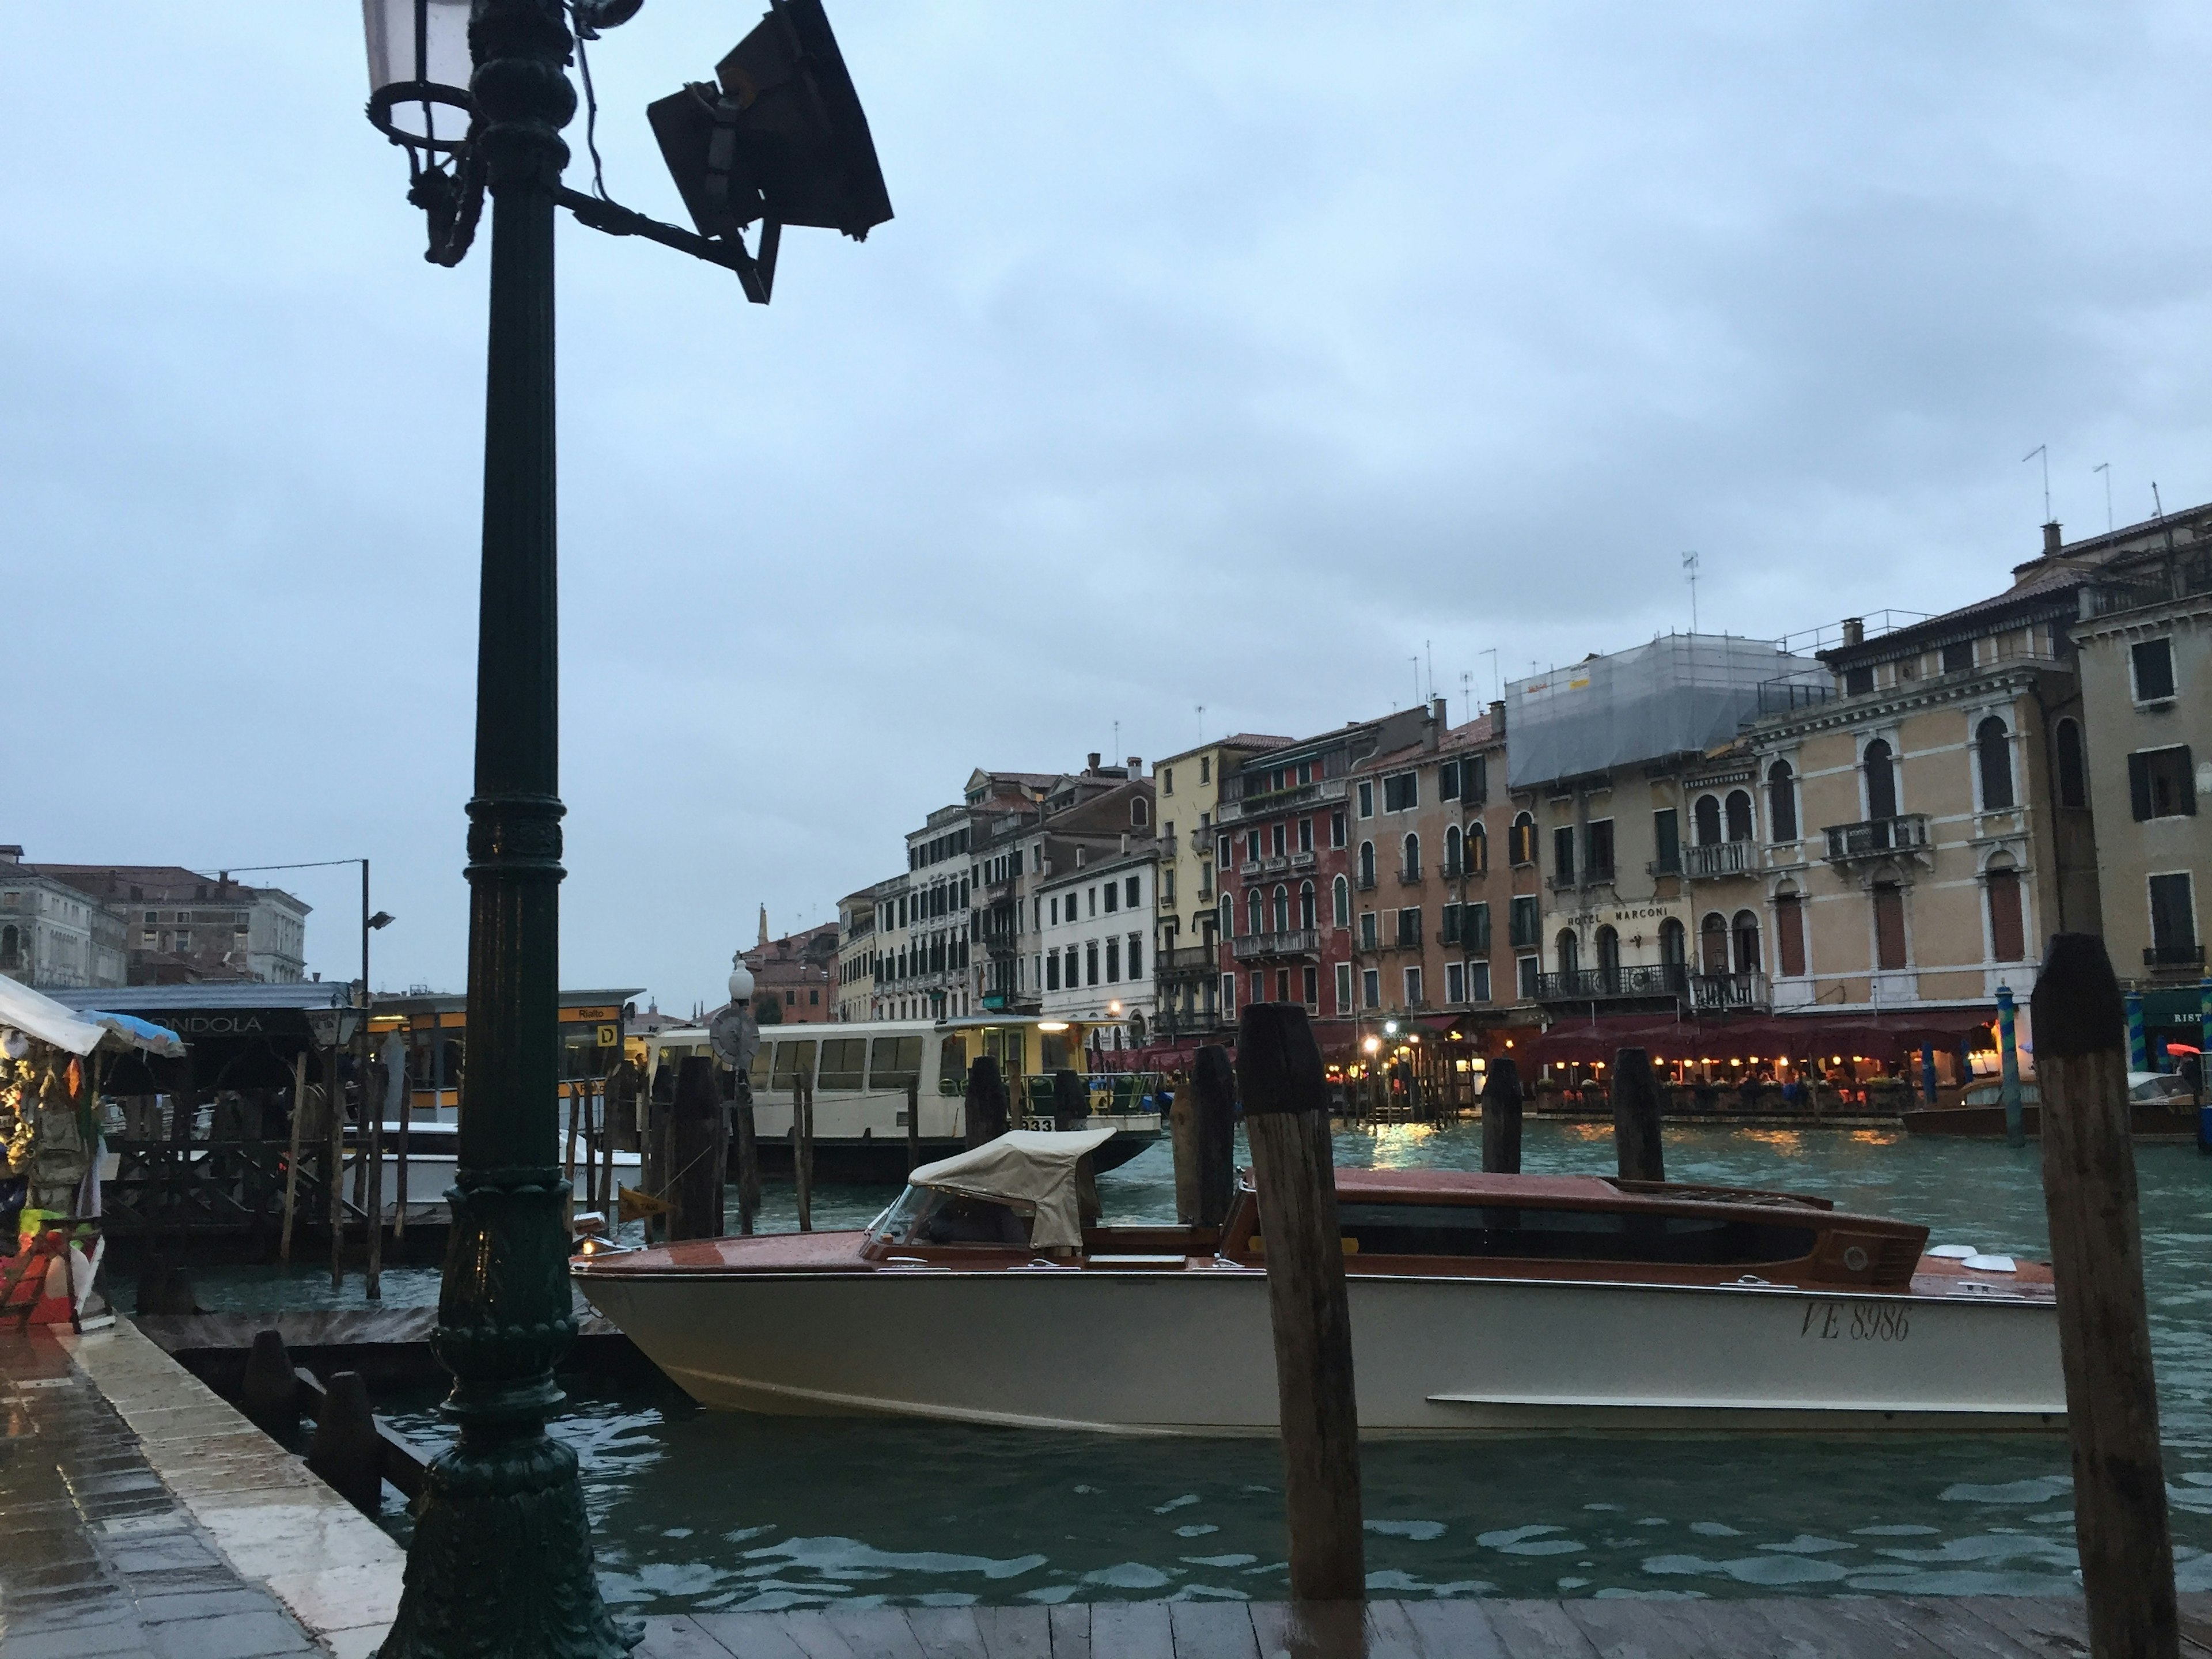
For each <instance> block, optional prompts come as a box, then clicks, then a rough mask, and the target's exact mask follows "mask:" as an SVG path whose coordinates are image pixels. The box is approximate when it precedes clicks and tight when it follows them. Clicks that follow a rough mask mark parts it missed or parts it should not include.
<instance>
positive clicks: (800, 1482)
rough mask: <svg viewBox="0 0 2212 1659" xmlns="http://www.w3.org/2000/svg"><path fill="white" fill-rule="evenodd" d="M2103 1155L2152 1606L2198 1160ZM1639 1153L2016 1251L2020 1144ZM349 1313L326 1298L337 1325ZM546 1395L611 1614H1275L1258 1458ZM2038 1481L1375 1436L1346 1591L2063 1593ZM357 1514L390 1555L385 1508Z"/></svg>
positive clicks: (1811, 1459)
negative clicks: (2157, 1494)
mask: <svg viewBox="0 0 2212 1659" xmlns="http://www.w3.org/2000/svg"><path fill="white" fill-rule="evenodd" d="M1612 1155H1613V1149H1612V1138H1611V1131H1610V1128H1609V1127H1589V1128H1580V1127H1568V1126H1560V1125H1556V1124H1539V1123H1534V1122H1532V1123H1530V1124H1529V1125H1528V1130H1527V1139H1526V1144H1525V1152H1524V1159H1525V1164H1526V1167H1527V1168H1528V1169H1529V1170H1532V1171H1555V1170H1557V1171H1564V1170H1589V1171H1606V1170H1609V1169H1610V1167H1611V1164H1612ZM2136 1158H2137V1164H2138V1168H2139V1170H2140V1173H2141V1179H2142V1225H2143V1233H2144V1238H2145V1245H2146V1255H2147V1259H2148V1278H2149V1295H2150V1314H2151V1322H2152V1340H2153V1342H2154V1346H2155V1349H2156V1355H2157V1361H2158V1366H2159V1376H2160V1390H2161V1395H2160V1404H2161V1414H2162V1422H2163V1425H2164V1431H2165V1437H2166V1475H2167V1480H2168V1483H2169V1496H2170V1498H2171V1500H2172V1512H2173V1528H2174V1534H2175V1539H2176V1543H2177V1549H2176V1557H2177V1561H2178V1569H2179V1576H2180V1580H2181V1583H2182V1586H2183V1588H2184V1589H2212V1554H2208V1553H2207V1552H2208V1551H2212V1283H2208V1281H2212V1273H2209V1272H2208V1267H2212V1254H2208V1248H2207V1247H2208V1246H2212V1159H2205V1158H2200V1157H2199V1155H2198V1154H2197V1152H2196V1151H2195V1150H2194V1149H2193V1148H2191V1147H2187V1146H2142V1147H2139V1148H2138V1149H2137V1152H2136ZM1480 1159H1481V1154H1480V1128H1479V1127H1476V1126H1472V1125H1470V1126H1465V1127H1455V1128H1449V1129H1443V1130H1431V1129H1429V1128H1425V1127H1418V1126H1402V1127H1382V1128H1376V1129H1371V1130H1365V1131H1349V1132H1346V1133H1342V1134H1340V1136H1339V1137H1338V1139H1337V1160H1338V1162H1339V1163H1340V1164H1345V1165H1353V1166H1362V1165H1376V1166H1385V1167H1412V1168H1436V1169H1471V1168H1479V1167H1480ZM1667 1159H1668V1174H1669V1175H1670V1176H1674V1178H1675V1179H1677V1180H1687V1181H1701V1182H1718V1183H1724V1184H1729V1185H1742V1186H1765V1187H1776V1188H1784V1189H1788V1190H1795V1191H1802V1192H1806V1193H1810V1194H1820V1195H1823V1196H1826V1197H1828V1198H1832V1199H1833V1200H1835V1201H1836V1203H1837V1204H1838V1206H1839V1207H1843V1208H1848V1209H1855V1210H1861V1211H1866V1212H1873V1213H1875V1214H1888V1215H1894V1216H1899V1217H1901V1218H1910V1219H1917V1220H1920V1221H1923V1222H1926V1223H1927V1224H1928V1225H1929V1226H1930V1227H1931V1228H1932V1229H1933V1231H1934V1237H1933V1239H1932V1240H1931V1242H1932V1243H1937V1244H1946V1243H1949V1244H1968V1245H1975V1246H1978V1247H1980V1248H1982V1249H1988V1250H1994V1251H2000V1252H2006V1253H2012V1254H2018V1255H2028V1256H2037V1257H2040V1256H2043V1255H2045V1254H2046V1235H2045V1222H2044V1216H2043V1204H2042V1196H2041V1189H2040V1187H2039V1181H2038V1175H2037V1164H2036V1152H2035V1150H2034V1148H2033V1146H2030V1147H2029V1148H2028V1149H2027V1150H2025V1151H2021V1152H2013V1151H2010V1150H2008V1148H2006V1147H2005V1146H2002V1145H1988V1144H1979V1143H1973V1142H1966V1141H1930V1140H1921V1139H1908V1138H1906V1137H1905V1136H1904V1135H1902V1134H1899V1133H1891V1132H1866V1133H1852V1132H1846V1131H1833V1130H1827V1131H1817V1132H1809V1131H1808V1132H1800V1131H1795V1130H1772V1131H1763V1130H1747V1129H1729V1128H1680V1129H1670V1130H1669V1131H1668V1139H1667ZM1099 1187H1100V1190H1101V1195H1102V1197H1103V1200H1104V1203H1105V1205H1106V1208H1107V1212H1108V1215H1109V1218H1127V1219H1142V1218H1158V1219H1168V1218H1171V1216H1172V1212H1173V1184H1172V1170H1171V1167H1170V1161H1169V1157H1168V1153H1167V1151H1166V1149H1165V1148H1164V1146H1163V1147H1156V1148H1154V1149H1152V1151H1150V1152H1146V1154H1145V1155H1144V1156H1143V1157H1141V1158H1138V1159H1136V1160H1135V1161H1134V1162H1133V1163H1131V1164H1128V1165H1127V1166H1126V1167H1124V1168H1123V1169H1121V1170H1116V1171H1113V1172H1111V1173H1109V1174H1108V1175H1106V1176H1102V1177H1101V1178H1100V1181H1099ZM889 1197H890V1190H889V1189H884V1188H829V1189H828V1190H826V1191H825V1192H823V1194H820V1195H819V1196H818V1197H817V1201H816V1206H815V1214H816V1218H817V1225H829V1226H837V1225H854V1226H857V1225H861V1224H862V1223H864V1222H865V1221H866V1220H867V1219H868V1218H870V1217H871V1216H872V1215H873V1214H874V1213H875V1212H876V1211H877V1210H878V1208H880V1207H881V1206H882V1205H883V1204H884V1202H885V1201H887V1200H888V1199H889ZM769 1211H770V1214H769V1225H770V1226H772V1227H773V1226H779V1225H780V1226H785V1227H787V1226H790V1225H793V1219H792V1216H791V1200H790V1191H789V1188H781V1189H775V1188H771V1191H770V1196H769ZM327 1285H328V1280H327V1277H326V1276H320V1277H318V1276H313V1275H297V1276H295V1277H294V1278H293V1279H290V1280H289V1281H282V1282H280V1281H276V1280H275V1279H274V1278H273V1276H272V1275H268V1274H258V1275H257V1274H251V1273H238V1274H234V1275H231V1276H227V1277H225V1278H223V1279H221V1280H220V1281H216V1282H211V1283H210V1284H208V1285H204V1287H203V1289H202V1291H201V1295H202V1298H203V1300H204V1301H207V1302H209V1303H210V1304H213V1303H216V1302H221V1303H222V1304H224V1305H227V1306H232V1307H238V1308H246V1307H267V1306H275V1305H286V1306H301V1305H311V1304H316V1303H317V1302H318V1301H319V1298H323V1297H327V1295H328V1291H327ZM359 1297H360V1291H359V1281H358V1279H350V1278H349V1280H348V1285H347V1291H346V1294H345V1296H344V1297H343V1300H344V1301H345V1302H347V1303H348V1304H357V1303H358V1301H359ZM432 1299H435V1274H434V1273H428V1272H422V1271H419V1270H417V1271H413V1272H407V1271H401V1272H393V1273H387V1274H386V1304H387V1305H402V1304H405V1303H407V1302H410V1301H423V1300H432ZM323 1305H328V1304H327V1303H326V1302H325V1303H323ZM983 1358H985V1361H986V1363H987V1356H984V1357H983ZM1191 1363H1193V1364H1203V1363H1204V1356H1202V1355H1194V1356H1192V1357H1191ZM569 1386H570V1414H569V1415H568V1416H567V1417H565V1418H564V1419H562V1422H561V1425H560V1426H559V1432H560V1433H561V1435H562V1437H563V1438H565V1439H566V1440H568V1442H569V1443H570V1444H572V1445H573V1446H574V1448H575V1449H576V1451H577V1454H578V1455H579V1457H580V1460H581V1462H582V1466H583V1471H584V1480H585V1484H586V1495H587V1498H588V1501H589V1504H590V1506H591V1511H592V1522H593V1525H594V1528H595V1531H596V1537H597V1544H598V1549H599V1568H600V1572H601V1576H602V1578H603V1581H604V1583H605V1589H606V1592H607V1594H608V1595H610V1597H611V1598H612V1599H613V1600H615V1601H617V1602H620V1603H623V1604H624V1605H626V1606H628V1607H630V1608H632V1609H633V1610H635V1611H639V1612H647V1613H651V1612H678V1611H687V1610H690V1611H700V1610H719V1609H759V1610H766V1609H771V1608H777V1607H824V1606H829V1605H831V1604H836V1605H842V1606H854V1607H860V1606H867V1605H872V1604H875V1603H878V1602H882V1601H896V1602H901V1603H908V1604H912V1603H923V1604H930V1603H956V1602H968V1601H987V1602H1000V1603H1004V1602H1021V1601H1035V1602H1053V1601H1066V1600H1071V1599H1073V1600H1085V1601H1097V1600H1110V1599H1118V1598H1127V1597H1158V1596H1170V1597H1206V1596H1214V1597H1254V1598H1262V1599H1264V1598H1272V1597H1279V1596H1280V1595H1282V1594H1283V1593H1284V1591H1285V1582H1286V1579H1285V1567H1284V1563H1283V1556H1282V1550H1283V1516H1282V1502H1281V1495H1280V1465H1279V1460H1278V1454H1277V1451H1276V1449H1275V1447H1274V1446H1273V1444H1272V1443H1269V1442H1266V1441H1227V1440H1225V1441H1205V1442H1189V1441H1180V1442H1157V1441H1139V1440H1118V1439H1109V1438H1100V1437H1087V1436H1077V1435H1065V1434H1048V1433H1030V1432H1024V1431H1005V1430H991V1429H967V1428H959V1427H950V1426H945V1425H935V1424H930V1425H909V1424H902V1423H896V1422H874V1421H865V1420H829V1419H824V1420H808V1419H796V1418H786V1419H763V1418H750V1417H745V1416H742V1415H738V1414H723V1413H706V1412H702V1411H700V1410H698V1409H697V1408H696V1407H694V1406H692V1405H691V1404H690V1401H687V1400H686V1399H685V1398H684V1395H682V1394H680V1393H679V1392H678V1391H677V1390H675V1389H672V1388H670V1387H667V1386H665V1385H658V1386H648V1385H637V1384H631V1385H626V1386H624V1387H621V1388H616V1387H613V1386H611V1385H606V1384H602V1383H594V1382H592V1380H590V1379H587V1378H584V1377H575V1378H572V1379H570V1383H569ZM378 1403H379V1407H380V1410H384V1411H386V1412H388V1413H392V1416H393V1417H394V1419H395V1421H396V1425H397V1426H398V1427H400V1428H402V1429H404V1431H407V1432H409V1433H410V1434H412V1435H414V1436H416V1437H420V1438H422V1439H424V1440H440V1441H441V1440H443V1439H445V1438H446V1437H447V1435H448V1434H449V1432H450V1431H449V1430H448V1429H447V1426H446V1425H444V1424H443V1422H442V1421H441V1419H439V1418H438V1416H437V1415H436V1412H435V1400H434V1399H433V1398H431V1397H430V1396H428V1395H423V1396H421V1397H417V1398H414V1399H404V1400H403V1399H386V1400H380V1401H379V1402H378ZM2067 1471H2068V1461H2067V1452H2066V1446H2065V1442H2064V1440H2063V1437H2059V1438H2045V1437H2034V1438H2029V1437H1971V1436H1960V1437H1915V1438H1912V1439H1911V1440H1906V1441H1899V1442H1894V1443H1892V1442H1885V1441H1879V1440H1865V1439H1860V1440H1854V1439H1846V1438H1838V1439H1828V1440H1808V1439H1786V1440H1785V1439H1778V1438H1759V1437H1736V1438H1726V1439H1667V1438H1650V1439H1626V1440H1624V1439H1619V1438H1597V1437H1549V1438H1526V1439H1500V1440H1480V1441H1475V1440H1467V1441H1430V1442H1407V1441H1394V1442H1387V1443H1376V1444H1371V1445H1370V1446H1368V1447H1367V1448H1366V1449H1365V1450H1364V1454H1363V1480H1364V1496H1365V1504H1366V1515H1367V1529H1368V1540H1367V1560H1368V1570H1369V1580H1368V1582H1369V1584H1370V1588H1371V1589H1373V1590H1374V1591H1375V1592H1376V1594H1378V1595H1390V1596H1425V1595H1437V1596H1462V1595H1541V1596H1556V1595H1721V1596H1726V1595H1777V1594H1790V1593H1802V1594H1835V1593H1839V1592H1878V1593H1879V1592H1894V1593H1911V1594H1919V1595H1927V1594H1962V1595H1963V1594H2007V1593H2020V1594H2029V1593H2045V1594H2048V1593H2053V1592H2064V1591H2067V1590H2069V1589H2075V1588H2076V1587H2077V1583H2076V1580H2075V1554H2074V1547H2073V1536H2072V1525H2071V1519H2072V1517H2071V1511H2070V1508H2069V1488H2070V1484H2071V1483H2070V1481H2069V1478H2068V1472H2067ZM386 1524H387V1525H388V1526H389V1527H390V1528H391V1529H392V1530H393V1531H394V1532H395V1533H396V1534H399V1535H401V1536H403V1537H404V1535H405V1533H406V1529H407V1519H406V1516H405V1515H404V1512H402V1511H401V1510H398V1508H397V1507H396V1506H395V1507H394V1508H393V1509H392V1510H391V1511H390V1512H388V1513H387V1515H386Z"/></svg>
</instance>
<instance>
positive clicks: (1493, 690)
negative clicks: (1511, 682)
mask: <svg viewBox="0 0 2212 1659" xmlns="http://www.w3.org/2000/svg"><path fill="white" fill-rule="evenodd" d="M1475 655H1477V656H1479V657H1487V658H1489V659H1490V695H1491V696H1493V697H1502V696H1504V695H1505V682H1504V680H1503V679H1501V678H1498V673H1499V670H1498V647H1496V646H1494V645H1493V646H1492V647H1490V648H1489V649H1488V650H1487V651H1478V652H1476V653H1475Z"/></svg>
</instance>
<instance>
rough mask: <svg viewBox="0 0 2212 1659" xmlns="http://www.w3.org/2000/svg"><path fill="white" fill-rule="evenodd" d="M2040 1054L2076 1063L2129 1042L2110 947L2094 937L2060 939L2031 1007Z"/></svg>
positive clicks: (2056, 938)
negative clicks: (2079, 1058) (2086, 1056)
mask: <svg viewBox="0 0 2212 1659" xmlns="http://www.w3.org/2000/svg"><path fill="white" fill-rule="evenodd" d="M2028 1006H2030V1007H2031V1008H2032V1009H2033V1011H2034V1015H2035V1052H2036V1053H2037V1054H2042V1055H2048V1056H2050V1057H2051V1058H2052V1059H2054V1060H2072V1059H2075V1058H2077V1057H2079V1056H2080V1055H2082V1054H2099V1053H2101V1052H2103V1051H2104V1050H2106V1049H2111V1048H2124V1047H2125V1046H2126V1042H2127V1026H2128V1022H2127V1013H2126V1011H2125V1009H2124V1007H2123V1006H2122V1005H2121V1001H2120V982H2119V981H2118V979H2117V978H2115V977H2114V976H2113V974H2112V957H2109V956H2107V955H2106V952H2105V941H2104V940H2103V939H2100V938H2098V937H2097V935H2096V934H2094V933H2054V934H2053V935H2051V949H2050V950H2049V951H2046V952H2045V953H2044V957H2043V971H2042V973H2041V974H2039V975H2037V976H2036V981H2035V994H2034V996H2033V998H2032V999H2030V1001H2029V1005H2028Z"/></svg>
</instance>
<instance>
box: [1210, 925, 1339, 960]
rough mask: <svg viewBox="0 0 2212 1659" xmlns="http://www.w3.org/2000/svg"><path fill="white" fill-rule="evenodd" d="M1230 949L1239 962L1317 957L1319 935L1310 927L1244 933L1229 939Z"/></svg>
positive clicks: (1319, 941) (1319, 946)
mask: <svg viewBox="0 0 2212 1659" xmlns="http://www.w3.org/2000/svg"><path fill="white" fill-rule="evenodd" d="M1230 948H1231V952H1232V953H1233V954H1234V956H1235V957H1236V958H1237V961H1239V962H1244V961H1248V960H1249V959H1250V958H1252V957H1310V956H1318V955H1319V954H1320V953H1321V934H1320V933H1318V932H1317V931H1316V930H1315V929H1313V928H1310V927H1293V928H1291V930H1290V931H1288V932H1287V933H1246V934H1244V935H1243V936H1242V937H1240V938H1237V939H1231V941H1230Z"/></svg>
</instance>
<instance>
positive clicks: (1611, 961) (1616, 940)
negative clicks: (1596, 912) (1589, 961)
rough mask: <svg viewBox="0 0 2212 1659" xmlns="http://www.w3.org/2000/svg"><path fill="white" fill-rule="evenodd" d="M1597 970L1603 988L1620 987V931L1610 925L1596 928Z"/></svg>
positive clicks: (1614, 988)
mask: <svg viewBox="0 0 2212 1659" xmlns="http://www.w3.org/2000/svg"><path fill="white" fill-rule="evenodd" d="M1597 971H1598V982H1599V984H1600V985H1601V987H1603V988H1604V989H1606V990H1607V991H1618V990H1619V989H1620V930H1619V929H1618V928H1615V927H1611V926H1610V925H1608V926H1607V927H1601V928H1599V929H1598V930H1597Z"/></svg>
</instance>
